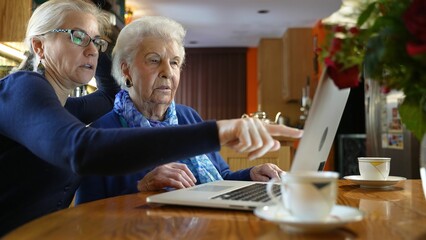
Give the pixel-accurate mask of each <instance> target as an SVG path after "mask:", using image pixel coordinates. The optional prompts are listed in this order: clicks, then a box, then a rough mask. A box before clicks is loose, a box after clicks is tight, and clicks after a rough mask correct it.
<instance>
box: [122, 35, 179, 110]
mask: <svg viewBox="0 0 426 240" xmlns="http://www.w3.org/2000/svg"><path fill="white" fill-rule="evenodd" d="M139 46H140V47H139V49H138V52H137V53H136V55H135V58H134V60H133V66H132V67H131V69H130V73H129V74H130V79H131V80H132V82H133V87H131V88H130V90H129V94H130V97H131V99H132V101H133V103H134V104H135V105H136V106H137V108H138V109H139V110H142V109H144V108H146V107H148V106H150V107H152V106H153V105H154V106H155V105H159V104H161V105H164V107H168V106H169V105H170V104H171V102H172V101H173V99H174V97H175V93H176V90H177V88H178V86H179V79H180V70H181V64H182V58H183V56H181V55H180V51H179V49H180V48H179V46H178V44H177V43H175V42H174V41H171V40H163V39H159V38H154V37H147V38H144V39H143V40H142V42H141V43H140V45H139Z"/></svg>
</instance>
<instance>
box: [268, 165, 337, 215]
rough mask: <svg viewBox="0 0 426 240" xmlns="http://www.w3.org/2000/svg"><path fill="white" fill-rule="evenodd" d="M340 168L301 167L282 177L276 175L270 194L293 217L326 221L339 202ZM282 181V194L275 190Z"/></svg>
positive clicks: (269, 185) (270, 187) (269, 184)
mask: <svg viewBox="0 0 426 240" xmlns="http://www.w3.org/2000/svg"><path fill="white" fill-rule="evenodd" d="M338 177H339V173H337V172H327V171H324V172H313V171H299V172H287V173H285V172H284V173H282V174H281V179H272V180H270V181H269V182H268V184H267V187H266V190H267V193H268V195H269V197H270V198H271V199H272V200H273V201H274V202H275V203H276V204H277V205H279V206H281V207H282V208H283V209H284V210H286V211H287V212H288V213H289V214H290V215H291V216H292V217H294V218H296V219H298V220H301V221H306V222H318V221H324V220H325V219H326V218H327V217H328V216H329V214H330V212H331V209H332V208H333V206H334V205H335V203H336V197H337V179H338ZM277 182H279V183H280V189H281V197H277V196H276V195H275V194H274V193H273V192H272V186H273V185H274V184H275V183H277Z"/></svg>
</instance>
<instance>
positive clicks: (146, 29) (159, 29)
mask: <svg viewBox="0 0 426 240" xmlns="http://www.w3.org/2000/svg"><path fill="white" fill-rule="evenodd" d="M185 34H186V31H185V29H184V28H183V26H182V25H181V24H179V23H178V22H176V21H174V20H172V19H169V18H166V17H163V16H144V17H141V18H139V19H137V20H134V21H132V22H131V23H130V24H129V25H127V26H125V27H124V28H123V29H122V30H121V32H120V34H119V35H118V38H117V42H116V44H115V47H114V49H113V51H112V76H113V77H114V78H115V80H116V81H117V83H118V84H119V85H120V86H121V87H122V88H126V84H125V80H126V79H125V76H123V73H122V71H121V65H122V63H126V64H127V65H128V66H129V68H130V67H131V66H132V64H133V60H134V58H135V55H136V52H137V49H139V47H140V46H139V44H140V43H141V42H142V40H143V39H144V38H146V37H155V38H160V39H163V40H172V41H174V42H175V43H177V44H178V46H179V48H180V53H179V54H180V56H181V57H182V63H183V61H184V59H185V48H184V38H185Z"/></svg>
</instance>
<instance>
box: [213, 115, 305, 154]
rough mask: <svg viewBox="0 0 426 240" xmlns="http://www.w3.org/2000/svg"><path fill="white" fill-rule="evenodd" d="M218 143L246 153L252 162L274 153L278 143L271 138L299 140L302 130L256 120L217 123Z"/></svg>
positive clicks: (245, 119)
mask: <svg viewBox="0 0 426 240" xmlns="http://www.w3.org/2000/svg"><path fill="white" fill-rule="evenodd" d="M217 126H218V129H219V141H220V144H221V145H225V146H228V147H230V148H232V149H234V150H235V151H237V152H248V158H249V159H250V160H253V159H255V158H258V157H261V156H263V155H264V154H265V153H267V152H269V151H276V150H278V148H279V147H280V143H279V142H278V141H277V140H274V139H273V138H272V136H285V137H293V138H300V137H301V136H302V134H303V131H302V130H299V129H296V128H290V127H287V126H284V125H273V124H265V123H264V122H262V121H261V120H259V119H257V118H241V119H232V120H220V121H217Z"/></svg>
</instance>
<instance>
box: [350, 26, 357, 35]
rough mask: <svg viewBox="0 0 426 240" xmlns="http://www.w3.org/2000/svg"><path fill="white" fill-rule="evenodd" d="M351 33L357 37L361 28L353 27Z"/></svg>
mask: <svg viewBox="0 0 426 240" xmlns="http://www.w3.org/2000/svg"><path fill="white" fill-rule="evenodd" d="M349 32H350V33H352V35H357V34H358V33H359V28H357V27H351V28H349Z"/></svg>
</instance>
